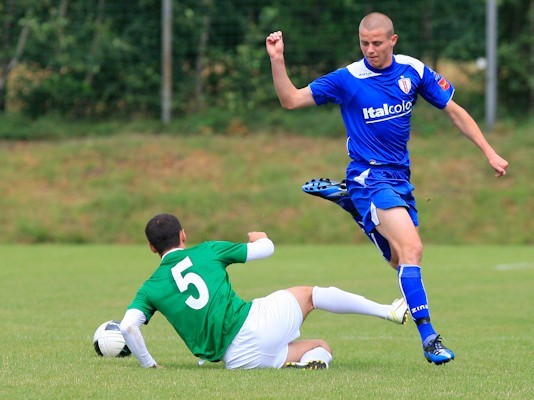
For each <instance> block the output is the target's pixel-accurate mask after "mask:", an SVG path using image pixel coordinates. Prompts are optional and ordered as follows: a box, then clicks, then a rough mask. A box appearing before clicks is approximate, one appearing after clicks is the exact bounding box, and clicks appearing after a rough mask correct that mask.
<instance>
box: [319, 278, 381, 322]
mask: <svg viewBox="0 0 534 400" xmlns="http://www.w3.org/2000/svg"><path fill="white" fill-rule="evenodd" d="M312 302H313V306H314V307H315V308H316V309H318V310H324V311H329V312H332V313H336V314H363V315H371V316H374V317H380V318H386V315H388V313H389V312H390V311H391V305H389V304H379V303H375V302H374V301H372V300H369V299H366V298H365V297H363V296H360V295H358V294H354V293H349V292H345V291H344V290H341V289H338V288H337V287H333V286H330V287H327V288H323V287H319V286H315V287H314V288H313V291H312Z"/></svg>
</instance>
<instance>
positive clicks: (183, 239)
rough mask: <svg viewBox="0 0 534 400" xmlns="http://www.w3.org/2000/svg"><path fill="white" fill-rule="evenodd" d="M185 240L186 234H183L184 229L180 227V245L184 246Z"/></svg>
mask: <svg viewBox="0 0 534 400" xmlns="http://www.w3.org/2000/svg"><path fill="white" fill-rule="evenodd" d="M186 240H187V236H186V234H185V231H184V230H183V229H182V230H181V231H180V247H185V241H186Z"/></svg>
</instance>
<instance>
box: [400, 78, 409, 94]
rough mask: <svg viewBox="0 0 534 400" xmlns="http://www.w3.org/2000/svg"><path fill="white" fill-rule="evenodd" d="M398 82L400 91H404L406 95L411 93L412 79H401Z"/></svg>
mask: <svg viewBox="0 0 534 400" xmlns="http://www.w3.org/2000/svg"><path fill="white" fill-rule="evenodd" d="M398 82H399V87H400V90H402V91H403V92H404V93H406V94H408V93H410V89H411V88H412V81H411V80H410V78H403V77H401V78H400V79H399V81H398Z"/></svg>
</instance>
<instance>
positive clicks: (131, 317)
mask: <svg viewBox="0 0 534 400" xmlns="http://www.w3.org/2000/svg"><path fill="white" fill-rule="evenodd" d="M145 321H146V317H145V314H143V312H142V311H140V310H137V309H135V308H132V309H130V310H128V311H126V314H124V318H123V319H122V321H121V325H120V327H121V333H122V336H123V337H124V341H125V342H126V345H127V346H128V348H129V349H130V351H131V352H132V353H133V355H134V356H135V357H136V358H137V360H138V361H139V363H140V364H141V366H142V367H143V368H159V366H158V364H157V363H156V360H154V359H153V358H152V356H151V355H150V353H149V352H148V349H147V348H146V344H145V339H144V338H143V335H142V334H141V325H143V324H144V323H145Z"/></svg>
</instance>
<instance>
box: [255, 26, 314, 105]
mask: <svg viewBox="0 0 534 400" xmlns="http://www.w3.org/2000/svg"><path fill="white" fill-rule="evenodd" d="M265 47H266V48H267V53H268V54H269V57H270V58H271V68H272V74H273V83H274V88H275V90H276V94H277V96H278V99H279V100H280V104H281V105H282V107H284V108H285V109H288V110H292V109H296V108H303V107H309V106H314V105H316V103H315V100H314V99H313V96H312V93H311V90H310V88H309V87H305V88H302V89H297V88H296V87H295V85H293V83H292V82H291V79H289V76H288V75H287V70H286V64H285V59H284V39H283V36H282V32H281V31H277V32H273V33H271V34H270V35H269V36H267V39H266V40H265Z"/></svg>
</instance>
